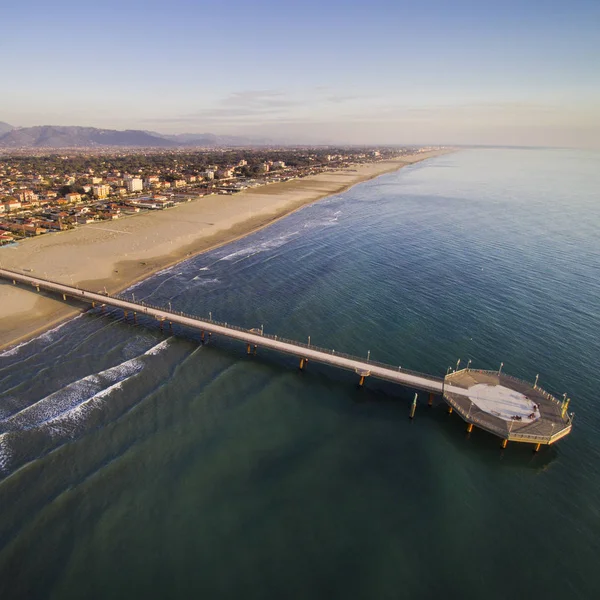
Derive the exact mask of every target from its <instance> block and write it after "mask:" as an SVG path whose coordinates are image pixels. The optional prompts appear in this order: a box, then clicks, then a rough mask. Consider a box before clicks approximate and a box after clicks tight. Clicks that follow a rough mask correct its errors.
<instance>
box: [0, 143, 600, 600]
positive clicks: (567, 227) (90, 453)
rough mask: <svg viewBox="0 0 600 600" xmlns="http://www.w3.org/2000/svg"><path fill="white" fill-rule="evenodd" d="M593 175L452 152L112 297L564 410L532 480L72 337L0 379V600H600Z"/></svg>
mask: <svg viewBox="0 0 600 600" xmlns="http://www.w3.org/2000/svg"><path fill="white" fill-rule="evenodd" d="M598 189H600V155H599V154H597V153H596V154H594V153H584V152H575V151H556V150H546V151H539V150H536V151H533V150H532V151H519V150H478V151H464V152H460V153H456V154H452V155H448V156H443V157H439V158H436V159H433V160H430V161H427V162H425V163H420V164H417V165H413V166H410V167H406V168H405V169H402V170H401V171H398V172H396V173H392V174H387V175H384V176H382V177H379V178H378V179H376V180H372V181H370V182H366V183H364V184H360V185H358V186H356V187H354V188H352V189H351V190H350V191H348V192H346V193H344V194H341V195H338V196H333V197H331V198H328V199H325V200H322V201H320V202H318V203H316V204H314V205H311V206H309V207H306V208H305V209H303V210H301V211H299V212H297V213H295V214H293V215H291V216H290V217H288V218H286V219H284V220H282V221H279V222H278V223H276V224H274V225H273V226H271V227H269V228H267V229H265V230H262V231H260V232H258V233H256V234H254V235H252V236H249V237H247V238H245V239H243V240H240V241H238V242H236V243H234V244H231V245H229V246H227V247H224V248H221V249H218V250H215V251H213V252H210V253H207V254H205V255H202V256H199V257H196V258H193V259H191V260H189V261H187V262H185V263H182V264H180V265H178V266H176V267H174V268H172V269H168V270H166V271H164V272H162V273H160V274H158V275H156V276H154V277H153V278H151V279H149V280H147V281H145V282H143V283H140V284H137V285H136V286H134V288H132V289H131V291H130V292H129V293H135V297H136V299H145V300H147V301H148V302H152V303H153V304H162V305H165V306H167V305H168V303H169V302H170V303H171V305H172V307H173V308H174V309H177V310H183V311H185V312H188V313H192V314H196V315H199V316H208V315H209V313H210V314H211V315H212V317H213V318H215V319H219V320H221V321H227V322H230V323H233V324H238V325H242V326H246V327H248V328H250V327H260V326H261V325H263V326H264V330H265V331H266V332H269V333H276V334H277V335H281V336H285V337H289V338H293V339H298V340H302V341H303V340H306V339H307V338H308V336H309V335H310V336H311V343H313V344H315V345H319V346H326V347H330V348H334V349H336V350H339V351H344V352H349V353H353V354H358V355H364V356H366V355H367V352H368V351H370V356H371V358H372V359H373V360H378V361H383V362H388V363H391V364H398V365H399V366H400V365H401V366H402V367H405V368H411V369H417V370H420V371H425V372H430V373H432V374H437V375H441V374H443V373H445V372H446V368H447V367H448V366H449V365H455V364H456V361H457V360H458V359H459V358H460V359H461V361H462V363H463V364H464V363H465V362H466V361H467V360H468V359H472V361H473V362H472V365H473V366H474V367H477V368H492V369H494V368H497V367H498V366H499V364H500V362H501V361H502V362H504V370H506V371H507V372H509V373H511V374H513V375H515V376H518V377H522V378H524V379H527V380H531V381H533V379H534V378H535V375H536V374H537V373H539V374H540V383H541V384H542V385H543V386H544V387H545V388H546V389H548V390H549V391H551V392H553V393H555V394H557V395H561V394H562V393H563V392H568V393H569V395H570V396H571V398H572V399H573V401H572V407H571V408H572V409H573V410H574V411H575V413H576V417H575V426H574V431H573V433H572V435H571V436H569V437H568V438H567V439H565V440H562V441H561V442H559V443H558V444H557V445H556V446H554V447H550V448H543V449H542V451H541V452H540V453H538V454H537V455H533V454H532V453H531V449H530V447H527V446H522V445H517V444H514V445H509V447H508V449H507V450H505V451H504V452H501V451H500V450H499V443H498V440H497V439H496V438H494V437H492V436H491V435H488V434H486V433H484V432H482V431H479V430H475V431H474V433H473V434H472V435H471V436H470V437H468V438H467V437H466V436H465V427H464V424H463V422H462V421H461V420H460V419H459V418H458V417H457V416H456V415H453V416H448V415H447V414H446V411H445V409H444V406H443V405H442V404H441V403H439V404H436V405H435V406H434V407H433V408H432V409H427V408H426V398H425V395H423V397H422V398H421V399H420V403H419V407H418V409H417V416H416V419H415V420H414V421H413V422H410V421H409V419H408V418H407V417H408V407H409V403H410V399H412V396H413V394H414V392H412V391H410V390H402V389H400V388H397V387H394V386H392V385H389V384H385V383H381V382H376V381H368V383H367V386H366V388H365V389H363V390H358V389H357V388H356V378H355V376H354V375H352V374H349V373H341V372H337V371H334V370H332V369H329V368H327V367H320V366H319V365H316V364H313V363H310V365H309V367H308V370H307V371H306V372H303V373H300V372H298V369H297V363H296V361H295V360H293V359H291V358H288V357H282V356H278V355H276V354H273V353H271V352H268V351H264V350H263V351H261V349H259V352H258V356H257V357H248V356H246V355H245V348H244V347H243V346H242V345H239V344H236V343H233V342H229V341H226V340H222V339H214V340H213V341H211V343H210V344H209V345H205V346H202V345H201V344H200V340H199V338H198V335H197V334H196V333H194V332H190V331H185V330H183V329H178V328H176V329H175V331H174V332H173V334H170V333H165V334H162V333H161V332H160V331H159V330H158V328H157V326H156V325H155V324H154V323H151V322H145V321H143V320H141V321H140V323H139V325H138V326H134V325H133V324H132V323H126V322H124V320H123V318H122V315H120V314H118V313H117V312H116V311H115V312H112V313H110V314H108V315H105V316H103V315H101V314H99V313H96V312H90V313H87V314H85V315H83V316H81V317H79V318H77V319H75V320H74V321H72V322H69V323H68V324H65V325H62V326H60V327H59V328H56V329H55V330H53V331H51V332H48V333H46V334H44V335H43V336H41V337H39V338H37V339H36V340H33V341H31V342H28V343H25V344H22V345H21V346H19V347H17V348H14V349H12V350H8V351H6V352H4V353H1V354H0V477H2V481H0V507H1V511H0V596H1V597H2V598H24V597H27V598H57V599H58V598H60V599H63V598H82V597H86V598H106V597H111V598H121V597H122V598H130V597H132V596H134V597H139V596H142V595H143V596H145V597H147V598H153V597H156V598H159V597H160V598H164V597H175V596H176V595H178V596H180V595H184V594H186V595H187V594H195V595H200V594H204V595H205V596H208V597H219V598H229V597H231V598H239V597H241V596H244V597H247V598H271V597H274V598H275V597H276V598H279V597H292V598H293V597H297V598H306V597H313V598H320V597H323V598H331V597H342V596H344V597H351V598H387V597H389V598H399V597H407V598H430V597H441V596H443V597H462V598H481V597H483V596H484V595H485V597H487V598H504V597H505V596H506V595H507V594H509V593H510V594H513V595H516V596H518V597H521V596H525V595H534V594H535V595H543V596H545V597H547V598H557V597H559V596H560V597H565V596H567V597H581V598H591V597H595V596H597V595H598V594H599V593H600V575H599V574H598V573H597V568H596V563H597V556H598V551H599V550H600V541H599V540H600V514H599V513H600V508H599V504H598V498H599V497H600V466H599V465H600V461H599V458H600V451H599V450H598V446H597V443H596V442H597V440H598V434H599V432H600V421H599V419H598V416H597V415H598V412H597V410H596V409H597V404H598V401H597V398H596V389H597V380H598V376H597V374H596V373H597V364H598V358H599V357H600V341H599V340H600V318H599V317H600V300H599V298H600V277H599V275H600V272H599V270H600V267H599V265H600V242H599V239H600V236H599V234H598V231H599V227H600V203H599V202H598Z"/></svg>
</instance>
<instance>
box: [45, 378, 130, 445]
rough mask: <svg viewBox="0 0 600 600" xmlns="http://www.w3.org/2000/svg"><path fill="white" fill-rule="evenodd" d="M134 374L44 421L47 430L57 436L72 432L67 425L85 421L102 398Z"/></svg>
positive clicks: (119, 387)
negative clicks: (47, 426) (47, 427)
mask: <svg viewBox="0 0 600 600" xmlns="http://www.w3.org/2000/svg"><path fill="white" fill-rule="evenodd" d="M135 375H136V374H135V373H134V374H133V375H130V376H129V377H126V378H125V379H122V380H121V381H117V382H116V383H113V384H112V385H110V386H108V387H107V388H106V389H103V390H100V391H99V392H97V393H95V394H94V395H92V396H90V397H89V398H87V399H85V400H83V401H82V402H80V403H79V404H77V405H75V406H74V407H73V408H71V409H69V410H66V411H64V412H62V413H60V414H58V415H56V416H55V417H52V418H51V419H48V420H47V421H45V422H44V424H47V425H49V426H50V428H49V431H50V434H51V435H52V437H54V438H57V437H64V436H65V435H70V434H71V432H72V427H67V426H68V425H75V424H78V423H82V422H83V421H85V419H86V417H87V415H88V414H89V413H90V412H91V411H92V410H95V409H96V408H99V407H100V405H101V404H102V401H103V400H105V399H106V398H107V397H108V396H110V395H111V394H112V393H113V392H114V391H116V390H120V389H121V388H122V387H123V384H124V383H125V382H126V381H129V380H130V379H131V378H132V377H135Z"/></svg>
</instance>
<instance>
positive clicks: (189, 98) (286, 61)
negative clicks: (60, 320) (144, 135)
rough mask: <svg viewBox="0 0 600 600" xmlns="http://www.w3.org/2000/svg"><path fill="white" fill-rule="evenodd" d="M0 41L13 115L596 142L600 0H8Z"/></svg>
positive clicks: (313, 137)
mask: <svg viewBox="0 0 600 600" xmlns="http://www.w3.org/2000/svg"><path fill="white" fill-rule="evenodd" d="M0 56H2V67H3V68H2V79H1V83H0V91H1V97H2V103H1V104H0V120H2V121H7V122H9V123H11V124H14V125H23V126H29V125H42V124H57V125H58V124H63V125H67V124H68V125H92V126H98V127H110V128H118V129H123V128H140V129H149V130H157V131H162V132H204V131H211V132H214V133H239V134H259V135H267V136H270V137H274V138H277V139H288V140H291V141H295V140H297V141H340V142H358V143H362V142H365V143H486V144H532V145H537V144H543V145H568V146H584V147H589V146H593V145H595V144H599V143H600V142H599V140H600V0H571V1H569V2H566V1H564V0H563V1H561V2H558V1H554V0H520V1H515V0H505V1H503V2H498V1H493V2H492V1H488V0H479V1H478V2H475V1H471V0H456V1H454V0H429V1H426V2H418V1H411V2H405V1H404V0H395V1H393V2H391V1H381V0H372V1H370V2H364V3H358V2H353V1H352V0H349V1H346V2H341V1H339V0H329V1H327V0H322V1H321V2H316V1H314V0H306V1H304V2H293V3H291V2H287V1H286V0H281V1H280V2H274V1H270V0H268V1H267V0H257V1H255V2H250V1H246V2H242V1H240V0H232V1H229V2H216V1H202V0H199V1H195V2H192V1H187V0H172V1H171V2H165V1H162V2H155V1H154V0H147V1H144V2H142V1H136V0H122V1H119V2H117V1H114V0H106V1H103V2H89V1H86V0H81V1H79V2H72V1H61V0H57V1H56V2H48V1H47V0H43V1H42V0H22V1H18V2H10V3H7V5H6V6H5V7H4V8H3V9H2V35H1V36H0Z"/></svg>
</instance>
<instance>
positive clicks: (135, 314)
mask: <svg viewBox="0 0 600 600" xmlns="http://www.w3.org/2000/svg"><path fill="white" fill-rule="evenodd" d="M133 322H134V323H135V324H136V325H137V313H136V312H135V311H133Z"/></svg>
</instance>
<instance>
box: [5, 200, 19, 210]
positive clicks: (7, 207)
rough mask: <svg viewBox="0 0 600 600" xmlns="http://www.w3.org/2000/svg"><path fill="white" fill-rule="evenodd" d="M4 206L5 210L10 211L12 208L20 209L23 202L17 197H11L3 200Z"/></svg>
mask: <svg viewBox="0 0 600 600" xmlns="http://www.w3.org/2000/svg"><path fill="white" fill-rule="evenodd" d="M3 206H4V209H5V212H10V211H11V210H19V209H20V208H21V203H20V202H19V201H18V200H17V199H16V198H9V199H8V200H6V201H5V202H3Z"/></svg>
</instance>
